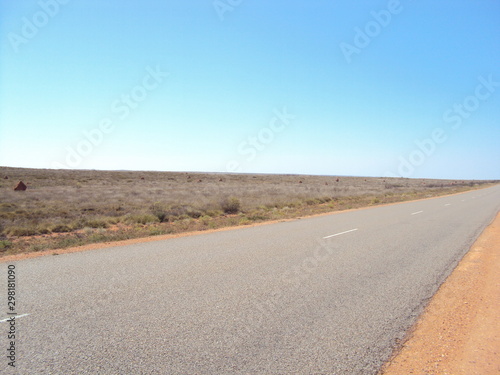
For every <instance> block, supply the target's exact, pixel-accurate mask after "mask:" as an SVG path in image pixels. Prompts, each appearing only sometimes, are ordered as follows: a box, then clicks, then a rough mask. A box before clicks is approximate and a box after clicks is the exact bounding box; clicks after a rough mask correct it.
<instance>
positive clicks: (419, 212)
mask: <svg viewBox="0 0 500 375" xmlns="http://www.w3.org/2000/svg"><path fill="white" fill-rule="evenodd" d="M422 212H424V211H417V212H414V213H412V215H418V214H421V213H422Z"/></svg>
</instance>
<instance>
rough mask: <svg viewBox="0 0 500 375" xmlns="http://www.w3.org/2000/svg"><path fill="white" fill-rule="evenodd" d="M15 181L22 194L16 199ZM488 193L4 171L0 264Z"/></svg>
mask: <svg viewBox="0 0 500 375" xmlns="http://www.w3.org/2000/svg"><path fill="white" fill-rule="evenodd" d="M4 176H8V177H9V178H8V179H4ZM21 180H22V181H23V182H25V183H26V184H27V186H28V190H27V191H25V192H18V191H14V190H13V188H14V186H15V185H16V184H17V182H18V181H21ZM496 182H498V181H496ZM491 183H494V181H461V180H460V181H457V180H423V179H406V178H363V177H337V176H335V177H327V176H297V175H236V174H215V173H214V174H208V173H174V172H128V171H124V172H121V171H117V172H107V171H69V170H61V171H56V170H39V169H21V168H6V167H0V254H12V253H19V252H29V251H39V250H45V249H54V248H62V247H68V246H75V245H82V244H86V243H93V242H103V241H112V240H121V239H128V238H137V237H141V236H150V235H158V234H165V233H179V232H183V231H190V230H205V229H214V228H220V227H224V226H230V225H245V224H250V223H253V222H256V221H264V220H276V219H286V218H294V217H299V216H304V215H309V214H314V213H321V212H329V211H336V210H341V209H347V208H355V207H362V206H367V205H374V204H382V203H390V202H398V201H403V200H409V199H416V198H421V197H427V196H436V195H441V194H446V193H450V192H459V191H464V190H468V189H471V188H475V187H477V186H482V185H485V184H491Z"/></svg>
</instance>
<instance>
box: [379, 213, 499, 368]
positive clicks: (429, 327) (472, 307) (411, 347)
mask: <svg viewBox="0 0 500 375" xmlns="http://www.w3.org/2000/svg"><path fill="white" fill-rule="evenodd" d="M382 374H384V375H393V374H397V375H403V374H419V375H420V374H422V375H424V374H425V375H429V374H440V375H441V374H443V375H444V374H449V375H462V374H463V375H474V374H478V375H488V374H500V214H498V215H497V217H496V219H495V220H494V221H493V223H492V224H491V225H490V226H488V227H487V228H486V230H485V231H484V232H483V233H482V235H481V236H480V237H479V238H478V239H477V241H476V242H475V243H474V245H473V246H472V248H471V250H470V251H469V252H468V253H467V255H466V256H465V257H464V258H463V259H462V261H461V262H460V263H459V265H458V266H457V268H456V269H455V270H454V271H453V273H452V274H451V275H450V276H449V277H448V279H447V280H446V282H445V283H444V284H443V285H442V286H441V288H440V289H439V290H438V292H437V293H436V294H435V295H434V297H433V298H432V299H431V301H430V303H429V305H428V306H427V308H426V310H425V312H424V313H423V314H422V316H421V317H420V319H419V321H418V322H417V324H416V325H415V327H414V329H413V331H412V332H411V334H410V335H409V339H408V340H407V341H406V342H405V343H404V345H403V346H402V348H401V349H400V351H399V352H398V353H397V354H396V355H395V357H394V358H393V359H392V360H391V361H390V362H389V363H388V364H387V365H386V368H385V369H383V371H382Z"/></svg>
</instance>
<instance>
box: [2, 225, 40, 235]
mask: <svg viewBox="0 0 500 375" xmlns="http://www.w3.org/2000/svg"><path fill="white" fill-rule="evenodd" d="M5 232H6V233H7V234H9V235H11V236H15V237H24V236H34V235H35V234H37V231H36V229H35V228H33V227H10V228H7V229H6V230H5Z"/></svg>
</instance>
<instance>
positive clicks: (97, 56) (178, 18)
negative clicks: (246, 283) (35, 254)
mask: <svg viewBox="0 0 500 375" xmlns="http://www.w3.org/2000/svg"><path fill="white" fill-rule="evenodd" d="M0 32H1V37H2V39H1V47H0V48H1V49H0V165H3V166H15V167H34V168H72V169H73V168H77V169H129V170H161V171H209V172H226V171H231V172H232V171H239V172H245V173H247V172H248V173H253V172H257V173H302V174H325V175H361V176H391V175H402V176H405V177H432V178H456V179H500V2H498V1H491V0H488V1H486V0H478V1H472V0H467V1H465V0H440V1H435V0H421V1H409V0H401V1H397V0H390V1H352V0H335V1H332V0H328V1H326V0H316V1H312V0H287V1H285V0H280V1H278V0H275V1H269V0H215V1H214V0H141V1H133V0H40V1H31V0H22V1H7V0H0Z"/></svg>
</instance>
